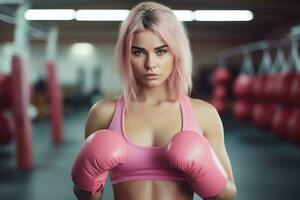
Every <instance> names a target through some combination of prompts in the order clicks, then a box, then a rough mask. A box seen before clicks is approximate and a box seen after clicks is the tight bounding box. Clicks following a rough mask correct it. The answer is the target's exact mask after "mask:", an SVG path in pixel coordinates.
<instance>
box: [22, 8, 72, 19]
mask: <svg viewBox="0 0 300 200" xmlns="http://www.w3.org/2000/svg"><path fill="white" fill-rule="evenodd" d="M74 17H75V10H72V9H29V10H27V11H26V12H25V19H26V20H73V19H74Z"/></svg>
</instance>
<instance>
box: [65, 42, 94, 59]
mask: <svg viewBox="0 0 300 200" xmlns="http://www.w3.org/2000/svg"><path fill="white" fill-rule="evenodd" d="M93 52H94V46H93V45H92V44H90V43H75V44H73V45H72V46H71V54H72V55H76V56H87V55H91V54H93Z"/></svg>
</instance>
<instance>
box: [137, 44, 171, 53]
mask: <svg viewBox="0 0 300 200" xmlns="http://www.w3.org/2000/svg"><path fill="white" fill-rule="evenodd" d="M164 47H168V45H167V44H164V45H162V46H160V47H156V48H154V50H158V49H161V48H164ZM132 48H133V49H139V50H143V51H145V49H144V48H141V47H137V46H132Z"/></svg>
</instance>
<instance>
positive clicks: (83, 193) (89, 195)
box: [73, 185, 103, 200]
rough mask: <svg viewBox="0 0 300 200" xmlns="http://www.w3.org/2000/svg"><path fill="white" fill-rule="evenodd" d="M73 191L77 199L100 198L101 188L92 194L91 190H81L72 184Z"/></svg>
mask: <svg viewBox="0 0 300 200" xmlns="http://www.w3.org/2000/svg"><path fill="white" fill-rule="evenodd" d="M73 191H74V194H75V196H76V197H77V199H78V200H101V198H102V194H103V190H102V191H99V192H96V193H94V194H92V193H91V192H87V191H83V190H81V189H79V188H78V187H76V186H75V185H74V187H73Z"/></svg>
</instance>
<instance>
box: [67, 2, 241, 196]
mask: <svg viewBox="0 0 300 200" xmlns="http://www.w3.org/2000/svg"><path fill="white" fill-rule="evenodd" d="M116 55H117V58H118V61H119V62H118V63H119V68H120V74H121V78H122V81H123V94H122V95H121V96H120V97H119V98H118V99H115V100H102V101H100V102H98V103H96V104H95V105H94V106H93V107H92V108H91V110H90V112H89V116H88V119H87V123H86V130H85V138H86V141H85V143H84V144H83V146H82V149H81V151H80V153H79V154H78V156H77V158H76V161H75V163H74V166H73V169H72V179H73V181H74V193H75V195H76V196H77V198H78V199H79V200H84V199H100V198H101V196H102V194H103V188H104V184H105V180H106V178H107V177H108V175H110V179H111V182H112V185H113V191H114V198H115V199H116V200H125V199H126V200H152V199H155V200H175V199H176V200H192V199H193V194H194V192H195V193H197V194H198V195H200V196H201V197H202V198H204V199H216V200H232V199H234V197H235V196H236V192H237V190H236V186H235V183H234V178H233V174H232V169H231V164H230V161H229V158H228V155H227V152H226V148H225V144H224V133H223V125H222V122H221V120H220V117H219V115H218V113H217V111H216V109H215V108H214V107H213V106H212V105H210V104H209V103H206V102H204V101H202V100H198V99H192V98H190V97H189V94H190V91H191V87H192V83H191V73H192V57H191V50H190V45H189V40H188V37H187V34H186V31H185V28H184V26H183V24H182V23H181V22H180V21H178V20H177V18H176V16H175V15H174V13H173V12H172V10H171V9H170V8H168V7H166V6H163V5H161V4H158V3H154V2H143V3H140V4H138V5H137V6H135V7H134V8H133V9H132V10H131V12H130V14H129V16H128V17H127V19H126V20H125V21H123V23H122V25H121V28H120V33H119V39H118V42H117V45H116Z"/></svg>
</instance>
